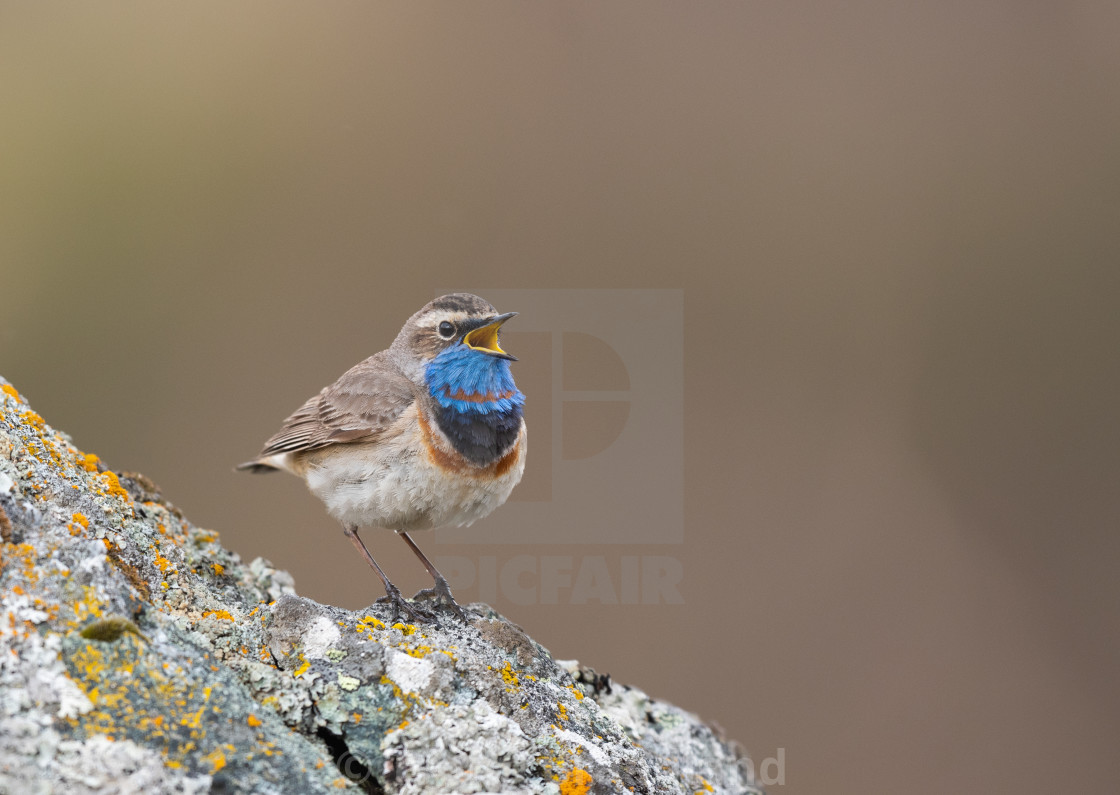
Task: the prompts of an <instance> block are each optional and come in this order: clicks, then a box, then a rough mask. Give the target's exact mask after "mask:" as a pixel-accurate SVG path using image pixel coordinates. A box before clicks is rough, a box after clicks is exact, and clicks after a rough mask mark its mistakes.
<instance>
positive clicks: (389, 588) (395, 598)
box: [342, 525, 423, 621]
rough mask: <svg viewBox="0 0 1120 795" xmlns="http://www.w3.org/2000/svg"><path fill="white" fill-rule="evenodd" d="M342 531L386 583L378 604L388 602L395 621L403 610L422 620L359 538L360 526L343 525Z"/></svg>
mask: <svg viewBox="0 0 1120 795" xmlns="http://www.w3.org/2000/svg"><path fill="white" fill-rule="evenodd" d="M342 531H343V532H344V533H346V537H347V538H349V539H350V543H351V544H353V545H354V549H356V550H358V553H359V554H360V555H361V556H362V557H363V558H365V559H366V563H368V564H369V565H371V566H373V570H374V571H376V572H377V576H378V577H380V578H381V582H383V583H384V584H385V596H382V597H381V598H380V599H378V600H377V603H378V604H382V603H386V602H387V603H388V604H389V606H390V607H391V608H392V610H393V621H397V620H398V619H399V618H400V615H401V611H402V610H403V611H404V612H406V613H408V617H409V620H411V621H421V620H423V619H421V617H420V614H419V613H417V612H416V610H415V609H414V608H413V607H412V605H410V604H409V603H408V602H407V601H405V598H404V597H403V596H401V592H400V590H399V589H398V588H397V586H395V585H393V583H391V582H389V578H388V577H386V576H385V572H383V571H382V570H381V567H380V566H378V565H377V561H376V560H374V559H373V555H371V554H369V550H368V549H366V545H365V544H363V543H362V539H360V538H358V528H357V526H356V525H343V526H342Z"/></svg>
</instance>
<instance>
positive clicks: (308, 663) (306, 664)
mask: <svg viewBox="0 0 1120 795" xmlns="http://www.w3.org/2000/svg"><path fill="white" fill-rule="evenodd" d="M299 661H300V663H301V665H300V666H299V668H296V669H295V671H293V672H292V676H295V677H297V678H298V677H301V676H303V675H304V674H305V673H307V669H308V668H310V667H311V661H310V660H308V659H307V658H306V657H304V656H303V652H300V653H299Z"/></svg>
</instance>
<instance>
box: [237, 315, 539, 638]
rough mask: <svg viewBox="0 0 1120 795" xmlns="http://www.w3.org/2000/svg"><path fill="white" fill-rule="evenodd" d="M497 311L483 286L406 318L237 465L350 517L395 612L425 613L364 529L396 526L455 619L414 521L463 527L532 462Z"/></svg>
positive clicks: (353, 537)
mask: <svg viewBox="0 0 1120 795" xmlns="http://www.w3.org/2000/svg"><path fill="white" fill-rule="evenodd" d="M516 314H517V313H516V312H508V313H506V314H504V315H500V314H498V313H497V312H496V311H495V309H494V307H492V306H491V305H490V304H489V303H487V302H486V301H484V300H483V299H481V298H479V297H478V296H476V295H470V294H468V293H453V294H451V295H445V296H443V297H441V298H437V299H436V300H434V301H432V302H431V303H429V304H428V305H427V306H425V307H424V308H423V309H421V310H420V311H419V312H417V313H416V314H415V315H413V316H412V317H410V318H409V319H408V322H407V323H405V324H404V328H402V329H401V331H400V333H399V334H398V335H397V338H396V339H395V340H393V344H392V345H391V346H389V349H388V350H384V351H381V352H380V353H375V354H374V355H373V356H371V357H369V358H368V359H366V360H365V361H364V362H361V363H359V364H357V365H355V366H354V367H352V368H351V369H350V370H349V371H347V372H346V373H345V374H344V375H343V376H342V377H341V378H339V379H338V380H337V381H335V382H334V383H333V384H331V385H330V386H328V387H325V388H324V389H323V390H322V391H321V392H320V393H319V394H318V395H316V396H315V397H313V398H311V399H310V400H308V401H307V402H306V403H304V404H303V406H301V407H300V409H299V410H298V411H297V412H296V413H295V414H293V415H292V416H290V417H288V419H287V420H285V421H284V425H283V427H282V428H281V429H280V431H279V432H278V433H277V434H276V435H275V436H273V437H272V438H271V439H269V440H268V441H267V442H265V445H264V449H263V450H261V453H260V455H259V456H257V458H255V459H254V460H252V461H249V462H247V463H244V464H242V465H241V466H239V467H238V469H242V470H248V471H250V472H274V471H277V470H283V471H285V472H291V473H292V474H293V475H297V476H298V477H301V478H303V479H304V481H306V483H307V486H308V488H309V489H310V490H311V493H312V494H314V495H315V496H316V497H318V498H319V499H320V500H322V501H323V503H324V504H325V505H326V507H327V512H328V513H329V514H330V515H331V516H333V517H334V518H335V519H337V520H338V521H340V522H341V523H342V527H343V531H344V532H345V534H346V537H347V538H349V539H350V542H351V543H352V544H353V545H354V548H355V549H357V551H358V552H359V553H360V554H361V555H362V557H363V558H365V560H366V562H367V563H369V565H370V566H372V567H373V569H374V571H376V572H377V574H378V576H379V577H381V581H382V582H383V583H384V585H385V594H386V595H385V596H384V597H382V598H381V599H378V601H379V602H388V603H389V605H390V606H391V608H392V611H393V617H394V619H395V618H397V617H398V616H399V614H400V612H401V611H404V612H405V613H407V614H408V616H409V618H410V619H412V620H421V619H422V615H421V611H420V609H419V608H418V607H417V606H416V605H413V604H410V603H409V602H408V601H407V600H405V599H404V598H402V596H401V593H400V591H399V590H398V589H397V587H396V586H395V585H393V583H391V582H390V581H389V578H388V577H387V576H385V572H383V571H382V570H381V567H380V566H378V565H377V561H375V560H374V559H373V556H372V555H371V554H370V553H369V550H368V549H366V545H365V544H364V543H363V542H362V540H361V538H359V537H358V529H359V528H361V527H369V526H374V527H383V528H386V529H390V530H395V531H396V532H397V534H398V535H399V536H400V537H401V538H403V539H404V542H405V543H406V544H408V546H409V548H411V549H412V551H413V552H414V553H416V556H417V557H418V558H420V561H421V562H422V563H423V564H424V568H425V569H427V570H428V574H430V575H431V576H432V579H433V580H434V581H435V584H434V586H433V587H432V588H429V589H425V590H423V591H420V593H418V594H417V595H416V598H420V597H431V598H433V599H434V600H435V602H436V604H437V605H438V604H445V605H447V606H449V607H450V608H451V609H452V610H453V611H454V612H455V614H456V615H457V616H458V617H459V618H461V619H462V618H464V615H463V612H462V609H461V608H460V607H459V605H458V604H456V602H455V599H454V598H453V597H452V595H451V588H450V587H449V586H448V584H447V580H446V579H445V578H444V577H443V575H441V574H440V573H439V571H437V570H436V567H435V566H433V565H432V562H431V561H430V560H428V558H427V557H425V556H424V553H423V552H421V551H420V548H419V547H417V546H416V544H415V542H413V540H412V539H411V538H410V537H409V535H408V534H409V533H410V532H411V531H413V530H426V529H430V528H433V527H440V526H443V525H467V524H470V523H471V522H473V521H475V520H476V519H480V518H482V517H483V516H486V515H487V514H489V513H490V512H491V511H493V510H494V509H495V508H497V507H498V506H499V505H501V504H502V503H504V502H505V501H506V498H508V497H509V494H510V492H511V491H512V490H513V487H514V486H516V485H517V483H518V482H519V481H520V480H521V475H522V473H523V472H524V471H525V436H526V430H525V420H524V419H523V418H522V407H523V406H524V403H525V396H524V395H523V394H521V392H520V391H518V389H517V386H516V385H515V384H514V382H513V375H512V373H511V372H510V362H511V361H516V359H515V358H514V357H513V356H511V355H510V354H508V353H506V352H505V351H504V350H502V348H501V346H500V345H499V344H498V330H499V328H501V326H502V324H503V323H505V322H506V321H507V320H509V319H510V318H511V317H513V316H514V315H516Z"/></svg>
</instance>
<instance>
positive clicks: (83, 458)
mask: <svg viewBox="0 0 1120 795" xmlns="http://www.w3.org/2000/svg"><path fill="white" fill-rule="evenodd" d="M100 460H101V459H99V458H98V457H97V456H95V455H94V454H93V453H82V452H79V453H78V455H77V463H78V466H80V467H81V468H82V469H84V470H85V471H86V472H96V471H97V463H98V461H100Z"/></svg>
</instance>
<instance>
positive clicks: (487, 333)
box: [463, 312, 517, 362]
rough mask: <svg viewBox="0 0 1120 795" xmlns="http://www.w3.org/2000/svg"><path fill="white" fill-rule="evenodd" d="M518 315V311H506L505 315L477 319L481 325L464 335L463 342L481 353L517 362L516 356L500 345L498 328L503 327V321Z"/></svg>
mask: <svg viewBox="0 0 1120 795" xmlns="http://www.w3.org/2000/svg"><path fill="white" fill-rule="evenodd" d="M516 315H517V313H516V312H506V313H505V314H504V315H495V316H494V317H488V318H484V319H482V320H480V321H477V322H478V324H479V325H478V326H477V327H476V328H473V329H471V330H470V331H468V332H467V333H466V334H464V335H463V343H464V344H465V345H467V347H469V348H471V349H472V350H476V351H479V352H480V353H487V354H489V355H491V356H497V357H498V358H499V359H509V360H510V361H511V362H516V361H517V357H516V356H511V355H510V354H508V353H506V352H505V351H503V350H502V348H501V346H500V345H498V329H499V328H501V326H502V324H503V323H505V322H506V321H507V320H509V319H510V318H511V317H515V316H516Z"/></svg>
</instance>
